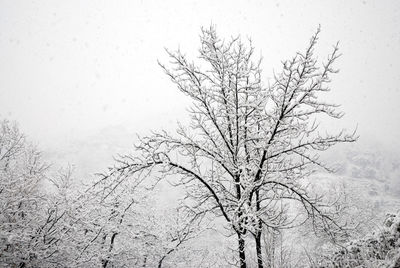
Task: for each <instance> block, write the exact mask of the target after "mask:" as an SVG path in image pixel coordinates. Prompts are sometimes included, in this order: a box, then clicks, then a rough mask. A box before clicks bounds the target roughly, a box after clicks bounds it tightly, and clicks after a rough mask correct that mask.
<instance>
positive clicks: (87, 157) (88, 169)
mask: <svg viewBox="0 0 400 268" xmlns="http://www.w3.org/2000/svg"><path fill="white" fill-rule="evenodd" d="M137 140H138V136H137V134H136V133H135V132H134V131H131V130H129V128H128V127H126V126H124V125H115V126H110V127H107V128H104V129H102V130H101V131H99V132H97V133H93V134H92V135H90V136H87V137H85V138H83V139H79V140H78V139H77V140H74V141H72V142H71V143H70V144H63V145H62V146H60V147H58V148H53V149H51V148H50V150H47V151H44V154H45V157H46V158H47V160H48V161H49V162H51V163H53V165H54V166H59V167H62V166H66V165H72V166H73V167H74V169H75V173H76V177H78V178H81V179H83V180H85V179H87V178H91V177H93V175H94V174H95V173H99V172H104V171H106V169H107V168H108V167H112V166H113V165H114V163H115V160H114V157H116V156H118V155H120V154H126V153H130V152H133V145H134V144H135V142H137ZM399 155H400V154H399V152H398V150H397V149H396V148H388V147H385V146H384V145H382V144H380V143H379V142H377V141H373V140H369V141H365V139H364V140H363V141H362V142H356V143H353V144H346V145H339V146H338V147H334V148H332V149H331V150H328V151H326V152H324V153H323V154H322V156H321V157H322V160H323V161H325V162H326V163H328V164H329V165H330V166H332V167H333V168H334V169H335V172H334V173H331V174H328V173H326V172H324V171H319V172H318V173H317V174H315V175H313V178H317V179H318V181H319V182H320V181H321V180H322V181H324V182H325V184H328V185H329V184H331V183H337V184H342V183H346V184H348V185H350V186H352V187H353V188H355V189H357V191H358V192H359V193H361V194H362V195H363V196H365V197H368V199H369V202H371V205H374V206H376V208H379V209H382V212H384V210H385V209H389V208H390V206H391V204H392V201H395V200H397V201H400V156H399ZM354 191H356V190H354ZM399 207H400V206H399Z"/></svg>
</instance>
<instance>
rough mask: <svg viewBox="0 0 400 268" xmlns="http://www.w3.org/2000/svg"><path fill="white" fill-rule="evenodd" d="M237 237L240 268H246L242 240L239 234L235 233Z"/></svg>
mask: <svg viewBox="0 0 400 268" xmlns="http://www.w3.org/2000/svg"><path fill="white" fill-rule="evenodd" d="M237 235H238V242H239V263H240V266H239V267H240V268H246V267H247V265H246V253H245V248H244V238H243V236H242V234H241V233H240V232H238V233H237Z"/></svg>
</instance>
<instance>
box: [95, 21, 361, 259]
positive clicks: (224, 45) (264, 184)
mask: <svg viewBox="0 0 400 268" xmlns="http://www.w3.org/2000/svg"><path fill="white" fill-rule="evenodd" d="M318 34H319V29H318V31H317V33H316V34H315V35H314V36H312V38H311V40H310V43H309V45H308V46H307V48H306V50H305V51H304V52H298V53H296V55H295V56H294V57H293V58H292V59H290V60H287V61H284V62H283V69H282V71H281V72H280V73H277V74H276V75H275V76H274V80H273V81H272V83H270V84H269V85H268V86H264V85H263V82H262V75H261V68H260V64H261V60H254V59H253V58H254V48H253V47H252V46H251V42H250V43H249V45H247V44H245V43H243V42H242V41H241V39H240V38H232V39H231V40H228V41H225V40H221V39H219V38H218V36H217V34H216V31H215V29H214V27H211V28H210V29H203V30H202V33H201V36H200V42H201V47H200V50H199V59H200V60H201V63H198V64H196V63H194V62H191V61H190V60H188V59H187V57H186V56H185V55H184V54H183V53H181V52H180V51H175V52H172V51H169V50H167V53H168V55H169V57H170V59H171V62H170V64H169V66H166V65H164V64H161V63H160V66H161V67H162V68H163V69H164V71H165V72H166V74H167V75H168V76H169V77H170V78H171V80H172V81H173V82H174V83H175V84H176V85H177V87H178V89H179V90H180V91H182V92H183V93H184V94H185V95H186V96H188V97H189V98H190V99H191V100H192V106H191V109H190V116H191V117H190V118H191V122H190V125H188V126H183V125H180V126H179V128H178V130H177V133H176V135H171V134H169V133H167V132H165V131H161V132H155V133H154V134H153V135H150V136H147V137H144V138H142V139H141V140H140V142H139V144H138V145H137V146H136V148H135V151H134V152H133V153H132V154H131V155H126V156H124V157H121V158H120V159H119V160H118V163H117V165H116V166H115V168H114V169H112V170H111V171H110V172H109V173H108V174H105V175H104V177H103V178H102V180H103V181H107V180H108V181H110V182H109V183H110V186H109V187H108V189H109V192H110V193H111V192H113V191H114V190H115V189H116V187H118V184H120V183H121V182H122V181H123V180H126V179H127V178H128V177H133V178H135V179H136V180H135V181H137V182H140V181H142V180H143V179H145V178H146V177H148V176H149V175H154V176H157V177H158V178H159V179H162V178H166V177H174V178H179V179H178V183H179V184H181V185H184V186H185V187H186V192H187V196H188V199H190V200H191V202H189V203H188V204H189V205H188V207H189V208H190V210H191V211H193V212H195V213H196V214H198V215H200V214H205V213H214V214H215V215H217V216H221V217H223V218H224V219H225V220H226V222H227V223H228V226H229V228H230V230H231V231H232V234H235V235H236V236H237V240H238V260H237V261H238V264H239V266H240V267H246V265H247V264H246V253H245V236H246V235H247V234H248V233H251V234H252V235H253V237H254V239H255V249H256V250H255V251H256V253H257V259H258V267H263V266H264V264H263V258H262V251H261V248H262V241H261V237H262V231H263V229H264V227H268V228H272V229H276V230H279V229H281V228H290V227H294V226H296V225H300V224H304V223H310V224H312V225H313V226H314V228H316V229H323V230H324V231H325V232H327V233H330V234H331V236H332V237H335V235H336V231H337V230H340V226H339V225H338V224H336V222H335V221H334V218H333V215H332V212H333V211H332V209H326V207H325V206H324V205H325V204H323V203H322V199H321V197H319V196H317V195H315V194H312V193H311V192H310V190H309V189H308V188H307V187H306V185H305V184H304V183H302V179H303V178H305V177H307V176H309V175H310V174H311V173H312V172H313V170H314V169H315V168H325V169H328V167H327V166H326V165H325V164H324V163H322V162H320V161H319V159H318V152H320V151H324V150H327V149H328V148H329V147H331V146H333V145H335V144H337V143H342V142H352V141H354V140H355V136H354V133H353V134H347V133H345V132H344V131H339V132H338V133H336V134H322V133H320V126H319V124H318V119H320V117H321V116H323V115H325V116H328V117H330V118H333V119H339V118H341V117H342V113H340V112H338V111H337V110H336V108H337V105H334V104H330V103H327V102H325V101H323V100H322V99H321V97H322V95H323V93H325V92H328V91H329V90H330V88H329V87H328V85H329V82H330V81H331V80H330V76H331V74H334V73H336V72H337V70H336V69H334V68H333V63H334V62H335V60H336V59H337V58H338V57H339V54H338V47H337V46H334V48H333V51H332V53H331V54H330V55H329V56H328V58H327V60H326V61H325V62H322V63H321V64H319V63H318V62H317V59H316V56H314V48H315V45H316V42H317V39H318ZM296 204H297V205H296ZM293 207H294V208H296V210H297V211H299V210H302V212H298V213H293V210H291V211H290V213H289V209H290V208H293Z"/></svg>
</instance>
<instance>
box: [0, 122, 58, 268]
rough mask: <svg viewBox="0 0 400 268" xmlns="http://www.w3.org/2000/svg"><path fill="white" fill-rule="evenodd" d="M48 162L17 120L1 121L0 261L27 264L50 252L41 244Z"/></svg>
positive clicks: (11, 263) (18, 265)
mask: <svg viewBox="0 0 400 268" xmlns="http://www.w3.org/2000/svg"><path fill="white" fill-rule="evenodd" d="M47 168H48V166H47V165H46V164H45V163H44V162H43V160H42V157H41V153H40V152H39V151H38V150H37V149H36V148H35V147H34V146H33V145H31V144H29V143H28V142H27V141H26V139H25V136H24V135H23V134H22V133H21V132H20V131H19V129H18V126H17V125H16V124H15V123H11V122H9V121H7V120H3V121H1V122H0V251H1V253H0V263H4V264H8V265H11V266H15V267H25V266H26V263H27V262H35V260H37V259H38V258H40V256H42V255H44V256H45V255H47V254H51V250H47V245H41V247H38V246H37V245H38V243H40V242H39V241H38V236H37V231H38V229H37V228H38V227H39V226H40V224H41V220H42V219H41V216H40V212H42V210H43V207H42V205H43V194H42V193H41V192H40V190H39V189H40V186H41V183H42V182H43V181H44V179H45V171H46V169H47Z"/></svg>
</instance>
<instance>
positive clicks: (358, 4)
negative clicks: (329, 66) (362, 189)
mask: <svg viewBox="0 0 400 268" xmlns="http://www.w3.org/2000/svg"><path fill="white" fill-rule="evenodd" d="M211 23H213V24H215V25H216V27H217V30H218V32H219V34H220V36H224V37H227V38H229V37H230V36H232V35H237V34H241V35H242V36H244V37H247V36H248V37H251V38H252V40H253V44H254V46H255V47H256V51H257V53H259V54H262V55H263V57H264V62H263V70H264V77H265V80H267V79H268V77H271V76H272V73H273V70H279V69H280V60H283V59H286V58H289V57H291V56H292V55H294V53H295V52H296V51H297V50H304V48H305V47H306V45H307V43H308V40H309V38H310V36H311V35H312V34H313V32H314V31H315V29H316V28H317V26H318V24H321V26H322V33H321V35H320V43H319V45H318V50H317V52H318V55H320V56H321V57H320V58H321V59H325V57H326V54H327V53H328V52H329V51H330V49H331V45H333V44H334V43H335V42H336V41H338V40H340V48H341V52H342V53H343V56H342V58H340V60H339V61H338V62H337V65H336V66H337V67H338V68H340V69H341V72H340V73H339V74H338V75H336V76H334V77H333V83H332V87H333V90H332V92H331V93H330V94H329V95H327V96H326V100H331V101H332V100H333V101H334V102H336V103H339V104H342V107H341V109H342V110H343V111H345V112H346V116H345V118H344V119H343V121H342V122H341V123H338V124H337V125H338V127H339V126H345V127H348V128H353V127H354V126H356V125H357V124H358V133H359V134H360V135H361V137H375V138H376V139H378V140H381V141H385V142H386V143H393V142H394V143H395V144H397V145H398V144H399V142H398V141H397V139H398V137H400V124H399V122H400V106H399V105H398V103H399V99H400V88H399V87H400V72H399V70H400V1H368V0H365V1H265V0H263V1H232V0H231V1H215V0H214V1H204V0H202V1H144V0H143V1H71V0H68V1H61V0H60V1H15V0H11V1H3V0H0V73H1V75H0V118H8V119H12V120H16V121H18V122H19V124H20V126H21V128H22V129H23V130H24V132H25V133H26V134H28V135H29V137H30V138H31V139H32V140H34V141H36V142H37V143H39V144H40V145H41V146H44V147H46V146H52V145H54V144H60V143H64V142H68V141H70V140H72V139H81V138H83V137H85V136H89V135H91V133H95V132H96V131H99V130H101V129H103V128H106V127H110V126H114V125H121V124H124V125H126V126H127V127H128V128H129V129H131V130H133V131H138V132H142V131H145V130H147V129H149V128H153V129H157V128H159V126H164V127H169V126H171V125H173V124H174V123H175V122H176V120H178V119H182V118H183V115H184V111H185V107H186V106H187V102H185V101H186V99H185V97H184V96H182V95H181V94H180V93H179V92H178V90H176V89H175V87H174V85H173V84H172V83H171V82H170V81H169V79H168V78H167V77H166V76H165V75H164V74H163V72H162V71H161V69H160V68H159V66H158V65H157V59H160V60H161V61H164V62H165V61H167V59H166V57H165V53H164V50H163V49H164V47H168V48H171V49H175V48H178V47H180V48H181V50H182V51H185V52H187V54H188V55H195V53H196V51H197V49H198V47H199V33H200V27H201V26H206V27H207V26H209V25H210V24H211ZM397 145H396V146H397Z"/></svg>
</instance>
